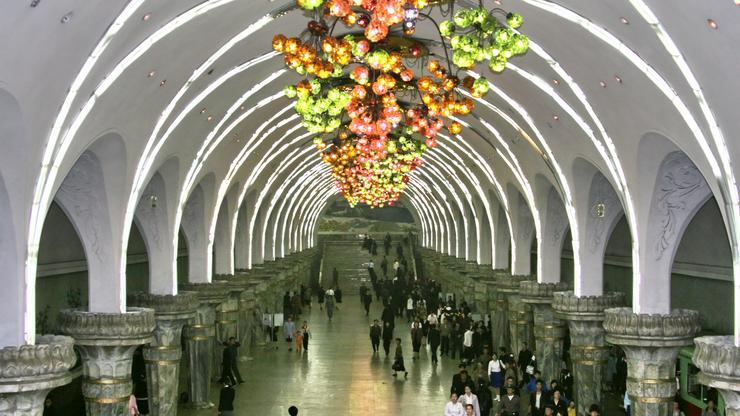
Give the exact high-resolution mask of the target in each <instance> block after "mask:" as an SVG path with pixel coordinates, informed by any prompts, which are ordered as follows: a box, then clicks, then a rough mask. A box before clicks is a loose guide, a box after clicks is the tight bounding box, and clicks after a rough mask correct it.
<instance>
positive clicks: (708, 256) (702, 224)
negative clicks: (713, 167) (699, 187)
mask: <svg viewBox="0 0 740 416" xmlns="http://www.w3.org/2000/svg"><path fill="white" fill-rule="evenodd" d="M732 289H733V288H732V251H731V248H730V243H729V239H728V238H727V229H726V227H725V224H724V221H723V219H722V213H721V212H720V210H719V206H717V201H716V200H715V199H714V198H710V199H709V200H707V202H705V203H704V205H703V206H702V207H701V208H699V210H698V211H697V212H696V214H694V216H693V218H691V221H690V222H689V224H688V226H687V227H686V230H685V231H684V233H683V237H682V238H681V241H680V243H679V245H678V249H677V250H676V255H675V256H674V259H673V265H672V268H671V307H673V308H687V309H694V310H698V311H699V312H700V313H701V319H702V321H701V326H702V329H703V330H705V331H708V332H713V333H717V334H727V333H731V332H732V327H733V321H732V317H733V314H732V305H733V290H732Z"/></svg>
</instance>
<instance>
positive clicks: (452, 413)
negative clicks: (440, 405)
mask: <svg viewBox="0 0 740 416" xmlns="http://www.w3.org/2000/svg"><path fill="white" fill-rule="evenodd" d="M445 416H465V409H463V405H462V403H460V402H459V401H457V394H456V393H454V392H453V393H452V394H451V395H450V401H449V402H447V404H446V405H445Z"/></svg>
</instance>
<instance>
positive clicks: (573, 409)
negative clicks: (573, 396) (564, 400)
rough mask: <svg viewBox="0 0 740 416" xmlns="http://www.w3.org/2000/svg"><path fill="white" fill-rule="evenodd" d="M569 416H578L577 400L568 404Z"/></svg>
mask: <svg viewBox="0 0 740 416" xmlns="http://www.w3.org/2000/svg"><path fill="white" fill-rule="evenodd" d="M568 416H576V402H575V400H571V401H570V403H568Z"/></svg>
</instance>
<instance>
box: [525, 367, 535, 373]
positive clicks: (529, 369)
mask: <svg viewBox="0 0 740 416" xmlns="http://www.w3.org/2000/svg"><path fill="white" fill-rule="evenodd" d="M526 372H527V374H529V375H534V366H533V365H528V366H527V369H526Z"/></svg>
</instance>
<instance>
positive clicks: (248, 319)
mask: <svg viewBox="0 0 740 416" xmlns="http://www.w3.org/2000/svg"><path fill="white" fill-rule="evenodd" d="M254 310H255V297H254V290H253V289H247V290H245V291H244V292H242V293H241V296H240V297H239V343H240V344H241V345H242V346H241V348H240V349H239V351H240V352H241V354H242V356H241V357H240V358H242V359H246V358H247V357H249V355H250V354H251V352H252V345H253V344H255V343H256V342H257V336H256V334H257V330H258V329H259V322H254Z"/></svg>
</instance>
